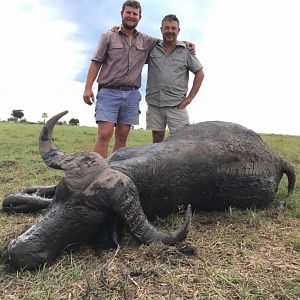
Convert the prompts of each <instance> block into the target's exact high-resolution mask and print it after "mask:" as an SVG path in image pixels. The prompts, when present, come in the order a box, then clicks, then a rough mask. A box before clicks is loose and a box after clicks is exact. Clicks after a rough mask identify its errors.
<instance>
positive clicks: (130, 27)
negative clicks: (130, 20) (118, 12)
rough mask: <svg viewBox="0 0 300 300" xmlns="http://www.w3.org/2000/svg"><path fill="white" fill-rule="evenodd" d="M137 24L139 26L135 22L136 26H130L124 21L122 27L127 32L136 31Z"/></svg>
mask: <svg viewBox="0 0 300 300" xmlns="http://www.w3.org/2000/svg"><path fill="white" fill-rule="evenodd" d="M137 24H138V22H135V23H134V25H128V24H127V23H126V21H125V20H124V19H123V20H122V25H123V27H124V28H125V29H127V30H132V29H134V28H135V27H136V26H137Z"/></svg>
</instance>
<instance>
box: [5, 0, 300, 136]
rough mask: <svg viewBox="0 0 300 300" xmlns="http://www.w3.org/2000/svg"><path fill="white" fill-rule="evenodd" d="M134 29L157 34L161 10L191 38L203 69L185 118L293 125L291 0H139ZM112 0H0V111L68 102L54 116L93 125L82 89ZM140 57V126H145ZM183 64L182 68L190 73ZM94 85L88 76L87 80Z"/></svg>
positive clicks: (296, 86) (297, 64) (299, 97)
mask: <svg viewBox="0 0 300 300" xmlns="http://www.w3.org/2000/svg"><path fill="white" fill-rule="evenodd" d="M140 2H141V5H142V19H141V21H140V23H139V25H138V27H137V29H138V30H139V31H142V32H144V33H147V34H149V35H151V36H155V37H161V33H160V22H161V19H162V18H163V17H164V16H165V15H167V14H170V13H172V14H176V15H177V17H178V18H179V20H180V28H181V31H180V35H179V36H178V39H182V40H188V41H191V42H193V43H194V44H195V45H196V54H197V57H198V58H199V60H200V61H201V63H202V65H203V66H204V68H203V70H204V73H205V78H204V81H203V84H202V86H201V89H200V91H199V93H198V95H197V96H196V97H195V99H194V100H193V102H192V103H191V105H190V106H189V107H188V112H189V115H190V121H191V123H196V122H203V121H210V120H220V121H227V122H234V123H238V124H241V125H243V126H245V127H247V128H249V129H252V130H254V131H256V132H258V133H274V134H288V135H300V121H299V120H300V117H299V115H300V38H299V37H300V18H299V16H298V15H299V11H300V1H299V0H285V1H282V0H226V1H224V0H186V1H184V2H183V1H181V0H173V1H165V2H164V1H161V0H151V1H148V0H141V1H140ZM122 4H123V1H119V0H102V1H101V0H97V1H95V0H89V1H87V0H76V1H70V0H68V1H67V0H14V1H5V2H3V4H2V6H1V10H0V38H1V47H0V83H1V84H0V120H6V119H7V118H9V117H10V116H11V112H12V110H13V109H22V110H23V112H24V117H25V118H26V119H27V120H28V121H33V122H37V121H42V119H43V118H42V114H43V113H47V114H48V116H49V117H51V116H52V115H55V114H56V113H59V112H61V111H63V110H68V111H69V114H67V115H66V116H65V117H64V118H65V119H62V120H66V121H69V120H70V119H71V118H76V119H79V121H80V125H84V126H96V124H95V120H94V105H93V106H88V105H87V104H85V103H84V101H83V99H82V95H83V91H84V85H85V78H86V73H87V70H88V67H89V64H90V59H91V57H92V55H93V53H94V51H95V48H96V45H97V43H98V40H99V38H100V36H101V34H102V33H104V32H105V31H107V30H110V28H111V27H112V26H113V25H118V24H120V22H121V17H120V11H121V7H122ZM146 80H147V67H145V68H144V69H143V73H142V82H143V84H142V87H141V88H140V92H141V94H142V96H143V100H142V101H141V107H140V108H141V112H142V113H141V115H140V126H139V127H142V128H145V112H146V108H147V105H146V103H145V100H144V95H145V85H146ZM192 80H193V74H190V83H192ZM94 90H95V93H96V84H95V85H94Z"/></svg>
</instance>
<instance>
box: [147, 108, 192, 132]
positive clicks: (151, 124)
mask: <svg viewBox="0 0 300 300" xmlns="http://www.w3.org/2000/svg"><path fill="white" fill-rule="evenodd" d="M146 123H147V130H153V131H165V130H166V127H167V126H168V128H169V130H170V133H171V134H172V133H174V132H175V131H176V130H178V129H180V128H182V127H184V126H185V125H188V124H190V123H189V115H188V112H187V110H186V108H184V109H182V110H179V109H177V107H167V106H166V107H157V106H154V105H151V104H148V109H147V112H146Z"/></svg>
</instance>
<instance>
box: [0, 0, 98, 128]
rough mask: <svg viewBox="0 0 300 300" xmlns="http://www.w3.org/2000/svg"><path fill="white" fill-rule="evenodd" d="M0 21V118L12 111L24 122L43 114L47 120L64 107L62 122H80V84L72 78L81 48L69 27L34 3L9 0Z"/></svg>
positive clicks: (5, 116) (6, 116)
mask: <svg viewBox="0 0 300 300" xmlns="http://www.w3.org/2000/svg"><path fill="white" fill-rule="evenodd" d="M12 16H13V17H12ZM0 22H1V23H0V26H1V28H2V29H1V30H3V32H1V36H2V45H3V46H4V47H3V46H2V47H1V55H0V63H1V69H2V70H1V75H0V81H1V87H0V97H1V110H0V117H1V119H6V118H8V117H9V116H10V113H11V111H12V110H13V109H23V111H24V114H25V118H27V119H28V120H30V121H38V120H41V119H42V117H41V116H42V113H44V112H46V113H47V114H48V116H51V115H54V114H56V113H58V112H60V111H62V110H65V109H68V110H70V114H69V115H67V116H66V118H67V120H69V119H70V118H72V117H76V118H78V119H79V120H80V121H81V122H82V121H83V120H82V118H81V112H82V111H85V109H86V108H87V107H86V106H87V105H85V104H84V103H83V100H82V93H83V85H82V84H80V83H78V82H76V81H74V77H75V75H76V73H78V71H79V70H80V68H81V67H82V61H83V56H82V54H81V52H82V50H83V46H82V45H80V44H79V43H77V42H75V41H74V40H72V39H71V35H72V34H73V33H74V32H75V30H76V27H75V25H74V24H72V23H69V22H66V21H64V20H58V19H55V17H54V14H53V12H52V11H51V9H50V8H48V7H45V6H42V5H40V4H38V2H37V1H22V5H20V4H16V3H13V2H9V4H6V5H5V10H1V15H0ZM90 115H91V116H93V113H92V112H91V114H90ZM91 119H92V118H91ZM88 121H89V120H85V123H86V122H88ZM90 124H94V122H93V120H91V122H90Z"/></svg>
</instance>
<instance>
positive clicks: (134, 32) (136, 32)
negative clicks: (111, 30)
mask: <svg viewBox="0 0 300 300" xmlns="http://www.w3.org/2000/svg"><path fill="white" fill-rule="evenodd" d="M121 27H122V25H121V26H120V27H119V30H118V33H119V34H124V33H123V32H122V30H121ZM138 34H139V32H138V31H137V30H136V29H133V35H134V36H137V35H138Z"/></svg>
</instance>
